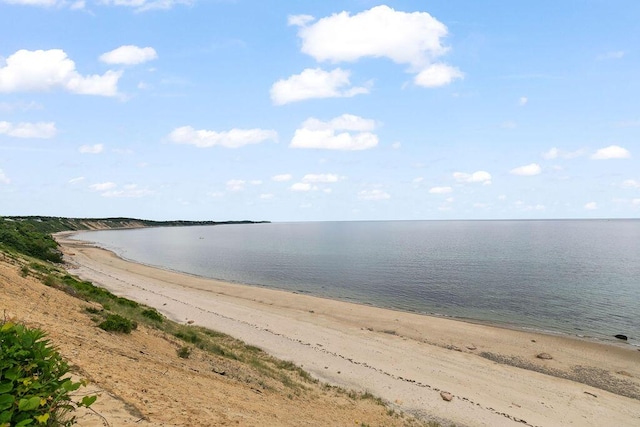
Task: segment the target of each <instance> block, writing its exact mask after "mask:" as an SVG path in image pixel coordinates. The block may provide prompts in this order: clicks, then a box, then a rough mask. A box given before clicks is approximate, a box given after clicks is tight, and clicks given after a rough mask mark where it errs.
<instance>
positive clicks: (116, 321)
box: [98, 314, 138, 334]
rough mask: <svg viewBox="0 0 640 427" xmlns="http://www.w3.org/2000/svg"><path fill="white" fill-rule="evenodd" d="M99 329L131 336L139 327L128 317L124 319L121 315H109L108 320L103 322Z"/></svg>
mask: <svg viewBox="0 0 640 427" xmlns="http://www.w3.org/2000/svg"><path fill="white" fill-rule="evenodd" d="M98 327H99V328H100V329H103V330H105V331H107V332H122V333H123V334H130V333H131V331H133V330H134V329H136V328H137V327H138V324H137V323H136V322H132V321H131V320H129V319H127V318H126V317H122V316H120V315H119V314H109V315H107V318H106V319H105V320H104V321H102V322H101V323H100V324H99V325H98Z"/></svg>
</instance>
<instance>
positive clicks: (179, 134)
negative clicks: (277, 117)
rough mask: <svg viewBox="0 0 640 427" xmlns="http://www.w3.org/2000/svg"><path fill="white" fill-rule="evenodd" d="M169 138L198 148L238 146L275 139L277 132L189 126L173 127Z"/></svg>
mask: <svg viewBox="0 0 640 427" xmlns="http://www.w3.org/2000/svg"><path fill="white" fill-rule="evenodd" d="M169 139H170V140H171V141H172V142H175V143H176V144H187V145H195V146H196V147H198V148H208V147H213V146H221V147H226V148H239V147H243V146H245V145H249V144H259V143H261V142H264V141H268V140H271V141H276V140H277V139H278V134H277V133H276V131H274V130H266V129H231V130H229V131H223V132H216V131H213V130H204V129H203V130H195V129H194V128H192V127H191V126H183V127H179V128H176V129H174V130H173V131H172V132H171V133H170V134H169Z"/></svg>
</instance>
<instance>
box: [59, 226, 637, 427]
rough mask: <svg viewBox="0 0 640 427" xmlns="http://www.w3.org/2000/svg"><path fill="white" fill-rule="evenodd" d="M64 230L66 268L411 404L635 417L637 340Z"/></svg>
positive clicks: (552, 416)
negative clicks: (357, 297)
mask: <svg viewBox="0 0 640 427" xmlns="http://www.w3.org/2000/svg"><path fill="white" fill-rule="evenodd" d="M57 238H58V241H59V242H60V243H61V245H62V248H63V251H64V253H65V257H66V260H67V261H68V262H69V271H70V272H72V273H73V274H76V275H78V276H80V277H81V278H83V279H85V280H90V281H92V282H93V283H94V284H96V285H99V286H102V287H105V288H106V289H109V290H110V291H111V292H113V293H115V294H117V295H121V296H124V297H127V298H130V299H133V300H136V301H139V302H142V303H144V304H147V305H149V306H152V307H155V308H157V309H158V310H159V311H160V312H162V313H163V314H165V315H166V316H168V317H170V318H172V319H173V320H177V321H179V322H187V321H192V322H194V323H195V324H197V325H200V326H204V327H207V328H211V329H214V330H218V331H221V332H224V333H227V334H229V335H231V336H234V337H236V338H238V339H241V340H243V341H245V342H247V343H249V344H252V345H256V346H259V347H261V348H262V349H264V350H265V351H267V352H268V353H270V354H272V355H274V356H275V357H278V358H281V359H285V360H290V361H293V362H295V363H296V364H298V365H301V366H303V368H304V369H305V370H306V371H308V372H309V373H311V374H312V375H313V376H315V377H316V378H318V379H320V380H321V381H325V382H328V383H331V384H335V385H340V386H342V387H347V388H352V389H356V390H362V391H369V392H371V393H373V394H374V395H376V396H379V397H381V398H383V399H385V400H387V401H389V402H391V403H392V405H395V406H396V407H397V408H398V409H400V410H402V411H405V412H407V413H410V414H414V415H417V416H425V417H437V418H440V419H443V420H448V421H450V422H453V423H455V424H456V425H459V426H521V425H528V426H569V425H573V426H604V425H615V426H634V425H640V363H639V362H640V351H638V350H637V349H636V348H633V347H631V346H626V345H623V344H621V345H611V344H602V343H596V342H590V341H586V340H580V339H573V338H569V337H563V336H552V335H542V334H535V333H530V332H523V331H518V330H510V329H503V328H496V327H491V326H486V325H478V324H472V323H467V322H462V321H457V320H452V319H446V318H436V317H429V316H422V315H416V314H412V313H404V312H397V311H392V310H385V309H379V308H374V307H369V306H364V305H356V304H350V303H345V302H340V301H333V300H328V299H322V298H317V297H311V296H307V295H299V294H294V293H288V292H282V291H277V290H270V289H263V288H258V287H250V286H243V285H238V284H231V283H225V282H221V281H215V280H209V279H204V278H200V277H195V276H191V275H187V274H182V273H176V272H171V271H167V270H162V269H158V268H153V267H149V266H145V265H141V264H137V263H133V262H128V261H125V260H123V259H121V258H119V257H117V256H115V255H114V254H113V253H111V252H108V251H105V250H103V249H99V248H95V247H91V246H90V245H87V244H86V243H82V242H78V241H73V240H70V238H69V237H68V236H65V235H58V236H57ZM541 353H547V354H549V355H550V356H551V357H552V359H550V360H544V359H540V358H538V357H536V356H537V355H539V354H541ZM441 391H446V392H449V393H451V394H452V395H453V400H451V401H450V402H447V401H445V400H444V399H442V397H441ZM274 425H276V424H274ZM326 425H332V423H331V420H329V419H327V422H326Z"/></svg>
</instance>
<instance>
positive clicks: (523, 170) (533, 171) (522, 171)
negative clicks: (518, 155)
mask: <svg viewBox="0 0 640 427" xmlns="http://www.w3.org/2000/svg"><path fill="white" fill-rule="evenodd" d="M541 172H542V168H541V167H540V165H539V164H537V163H531V164H529V165H525V166H520V167H517V168H514V169H511V170H510V171H509V173H510V174H512V175H519V176H534V175H539V174H540V173H541Z"/></svg>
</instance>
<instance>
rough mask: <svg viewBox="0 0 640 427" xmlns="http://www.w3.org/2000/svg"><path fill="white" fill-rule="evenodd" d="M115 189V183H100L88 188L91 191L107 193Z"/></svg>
mask: <svg viewBox="0 0 640 427" xmlns="http://www.w3.org/2000/svg"><path fill="white" fill-rule="evenodd" d="M116 187H117V184H116V183H115V182H101V183H98V184H92V185H90V186H89V188H90V189H91V190H93V191H108V190H113V189H114V188H116Z"/></svg>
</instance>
